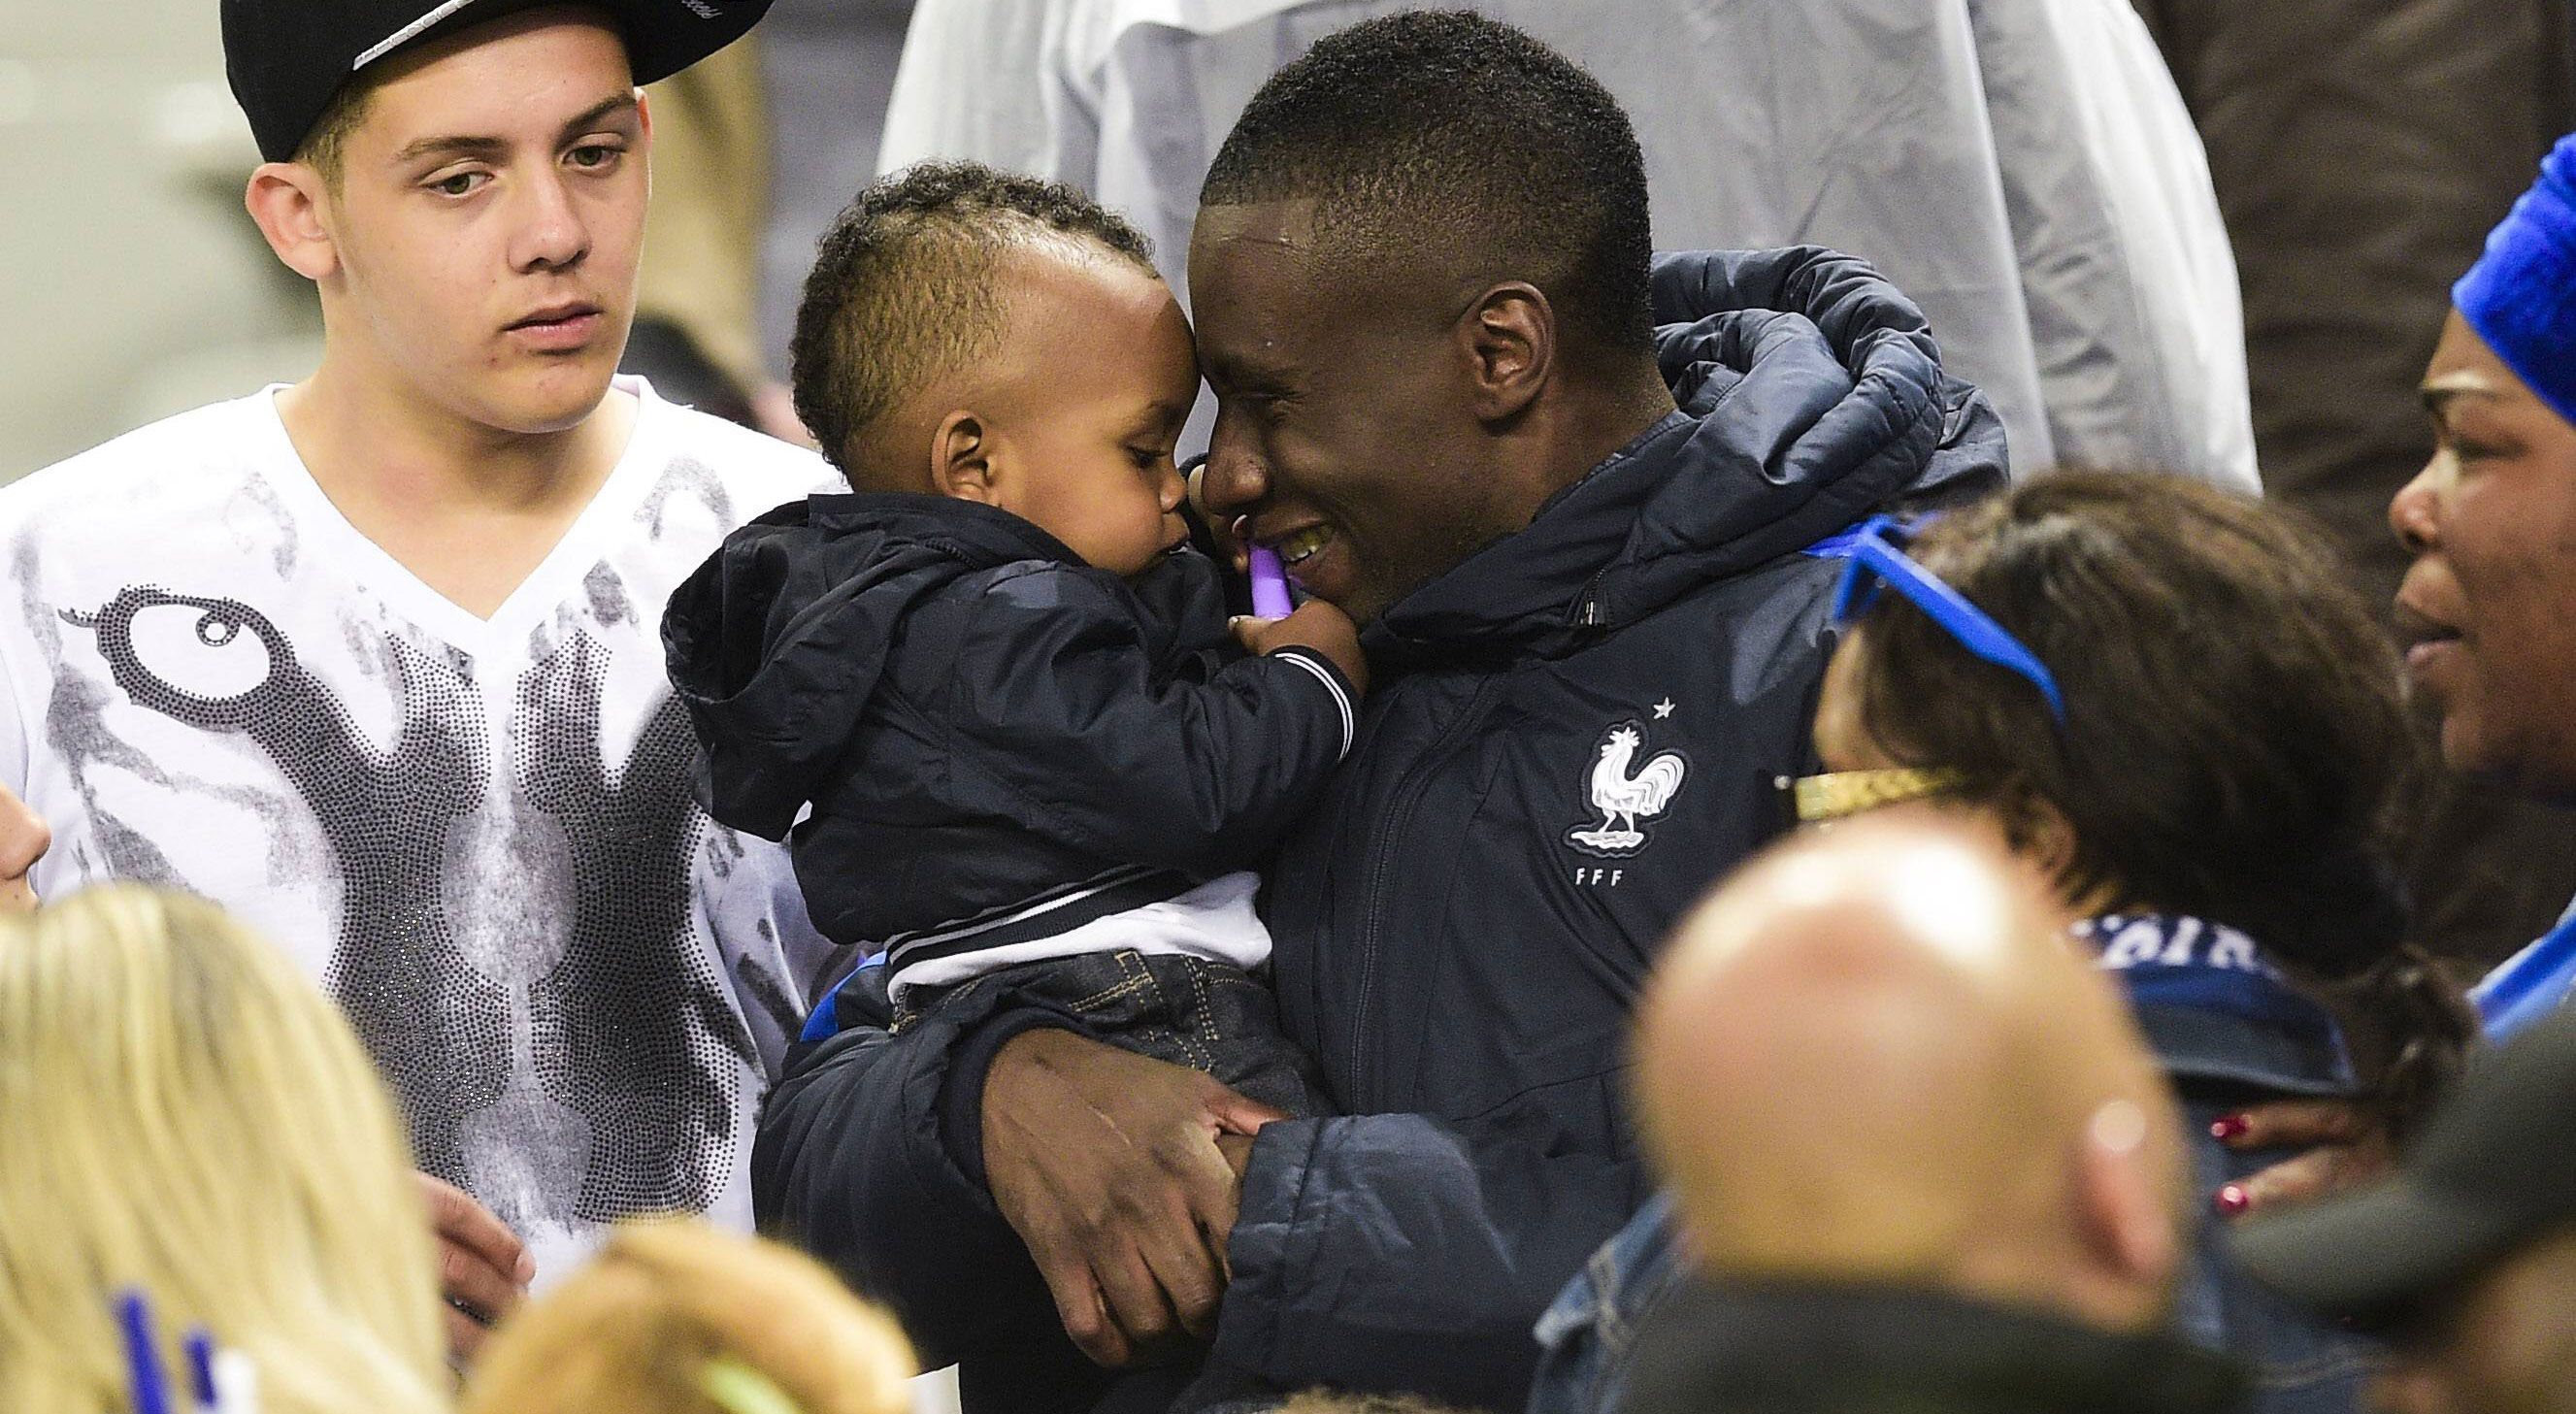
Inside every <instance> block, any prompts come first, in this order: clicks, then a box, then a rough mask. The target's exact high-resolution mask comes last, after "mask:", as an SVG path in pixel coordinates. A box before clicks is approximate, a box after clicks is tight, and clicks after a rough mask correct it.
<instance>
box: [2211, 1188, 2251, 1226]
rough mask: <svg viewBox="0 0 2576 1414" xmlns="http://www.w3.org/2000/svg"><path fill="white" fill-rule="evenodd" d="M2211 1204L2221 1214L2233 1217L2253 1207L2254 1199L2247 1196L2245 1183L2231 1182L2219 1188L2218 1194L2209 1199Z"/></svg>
mask: <svg viewBox="0 0 2576 1414" xmlns="http://www.w3.org/2000/svg"><path fill="white" fill-rule="evenodd" d="M2209 1206H2211V1207H2213V1208H2216V1209H2217V1210H2218V1211H2219V1214H2220V1216H2222V1217H2230V1218H2232V1217H2235V1216H2237V1215H2238V1214H2240V1213H2242V1212H2244V1211H2245V1210H2246V1209H2248V1208H2250V1207H2253V1206H2254V1200H2253V1199H2252V1198H2250V1197H2247V1196H2246V1193H2245V1185H2243V1184H2241V1183H2230V1184H2224V1185H2222V1186H2221V1187H2220V1188H2219V1190H2218V1196H2217V1197H2214V1198H2212V1199H2210V1200H2209Z"/></svg>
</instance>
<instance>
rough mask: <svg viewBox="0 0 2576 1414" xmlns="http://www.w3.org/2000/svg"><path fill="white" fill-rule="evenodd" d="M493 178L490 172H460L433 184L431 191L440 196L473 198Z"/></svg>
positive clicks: (430, 186)
mask: <svg viewBox="0 0 2576 1414" xmlns="http://www.w3.org/2000/svg"><path fill="white" fill-rule="evenodd" d="M491 176H492V174H491V173H489V172H458V173H456V174H454V175H452V176H446V177H441V178H439V179H438V180H436V181H434V182H431V183H430V184H429V189H430V190H431V191H434V192H436V193H438V194H439V195H440V196H471V195H473V194H474V193H475V191H476V190H478V189H479V188H481V187H482V185H483V184H484V183H485V182H487V181H490V180H491Z"/></svg>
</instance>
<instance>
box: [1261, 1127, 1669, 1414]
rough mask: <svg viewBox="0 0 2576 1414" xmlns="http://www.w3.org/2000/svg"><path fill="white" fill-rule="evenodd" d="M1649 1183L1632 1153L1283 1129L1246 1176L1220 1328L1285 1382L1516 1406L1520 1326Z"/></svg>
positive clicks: (1452, 1132) (1482, 1132)
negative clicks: (1626, 1155)
mask: <svg viewBox="0 0 2576 1414" xmlns="http://www.w3.org/2000/svg"><path fill="white" fill-rule="evenodd" d="M1649 1191H1650V1184H1649V1180H1648V1178H1647V1176H1646V1174H1645V1172H1644V1169H1643V1166H1642V1165H1641V1164H1640V1163H1638V1162H1637V1161H1635V1160H1633V1159H1623V1158H1613V1157H1609V1156H1602V1155H1590V1154H1579V1153H1574V1154H1569V1153H1564V1152H1558V1151H1552V1150H1551V1149H1549V1148H1545V1147H1542V1146H1540V1145H1539V1144H1536V1143H1533V1142H1531V1141H1529V1140H1528V1139H1526V1138H1523V1137H1520V1136H1516V1135H1510V1134H1506V1133H1503V1132H1500V1131H1498V1130H1495V1129H1493V1128H1490V1127H1485V1126H1471V1125H1455V1124H1451V1123H1448V1122H1445V1121H1441V1120H1435V1119H1431V1118H1428V1117H1426V1116H1421V1115H1363V1116H1355V1117H1347V1118H1339V1119H1320V1120H1288V1121H1282V1122H1279V1123H1276V1124H1272V1125H1269V1126H1267V1127H1265V1128H1264V1129H1263V1130H1262V1131H1261V1136H1260V1138H1259V1140H1258V1141H1257V1142H1256V1143H1255V1145H1254V1148H1253V1155H1252V1161H1251V1164H1250V1167H1249V1168H1248V1169H1247V1171H1246V1173H1245V1176H1244V1189H1243V1205H1242V1211H1241V1216H1240V1217H1238V1218H1237V1219H1236V1222H1235V1227H1234V1234H1233V1240H1232V1242H1231V1243H1230V1245H1229V1247H1228V1260H1229V1262H1230V1264H1231V1266H1232V1268H1233V1285H1232V1287H1231V1288H1230V1289H1229V1290H1228V1292H1227V1295H1226V1302H1225V1308H1224V1312H1223V1315H1222V1317H1221V1319H1220V1322H1219V1325H1218V1331H1217V1356H1218V1358H1219V1359H1220V1360H1221V1361H1223V1362H1224V1363H1225V1364H1227V1365H1229V1366H1231V1367H1233V1368H1237V1369H1241V1370H1244V1371H1247V1372H1249V1373H1252V1374H1255V1375H1257V1376H1259V1377H1261V1378H1262V1379H1264V1380H1265V1381H1268V1382H1269V1383H1271V1384H1274V1385H1277V1386H1280V1387H1283V1388H1297V1387H1301V1386H1304V1385H1310V1384H1330V1385H1334V1386H1338V1387H1341V1388H1348V1389H1367V1390H1405V1391H1413V1392H1416V1393H1422V1394H1428V1395H1432V1396H1434V1397H1438V1398H1444V1399H1449V1400H1454V1401H1459V1402H1463V1403H1468V1404H1474V1405H1478V1406H1482V1407H1487V1408H1497V1409H1504V1408H1510V1409H1516V1408H1519V1407H1520V1406H1521V1404H1522V1403H1523V1402H1524V1401H1525V1400H1526V1399H1527V1397H1528V1393H1529V1381H1530V1376H1531V1372H1532V1370H1533V1368H1534V1367H1535V1364H1536V1361H1537V1358H1538V1347H1537V1345H1536V1344H1535V1342H1534V1341H1533V1339H1532V1337H1531V1333H1530V1331H1531V1327H1532V1326H1533V1325H1534V1324H1535V1323H1536V1321H1537V1320H1538V1317H1539V1315H1540V1314H1541V1313H1542V1312H1543V1311H1545V1310H1546V1308H1547V1306H1548V1303H1549V1302H1550V1301H1552V1300H1553V1299H1554V1298H1555V1296H1556V1293H1557V1291H1558V1289H1559V1288H1561V1287H1562V1286H1563V1285H1564V1284H1565V1282H1566V1280H1567V1278H1569V1277H1571V1276H1572V1275H1573V1274H1574V1272H1575V1271H1576V1270H1577V1269H1578V1268H1579V1267H1581V1265H1582V1264H1583V1261H1584V1259H1585V1258H1586V1257H1588V1256H1589V1255H1590V1254H1591V1253H1592V1251H1593V1249H1594V1248H1596V1247H1598V1246H1599V1245H1600V1244H1601V1243H1602V1241H1603V1240H1604V1239H1606V1238H1608V1237H1609V1236H1610V1235H1611V1234H1612V1233H1614V1232H1616V1231H1618V1230H1619V1228H1620V1226H1621V1225H1622V1224H1624V1223H1625V1222H1626V1221H1627V1219H1628V1217H1629V1215H1630V1214H1631V1213H1633V1212H1634V1211H1635V1210H1636V1208H1637V1206H1638V1205H1639V1204H1640V1203H1642V1202H1644V1200H1645V1198H1646V1196H1647V1194H1648V1192H1649Z"/></svg>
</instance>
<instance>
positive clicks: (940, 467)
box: [930, 410, 1001, 506]
mask: <svg viewBox="0 0 2576 1414" xmlns="http://www.w3.org/2000/svg"><path fill="white" fill-rule="evenodd" d="M993 451H994V448H993V435H992V430H991V429H990V428H988V427H987V426H985V423H984V419H983V418H981V417H978V416H977V415H975V414H974V413H972V412H968V411H963V410H961V411H957V412H952V413H950V414H948V415H947V416H946V417H943V418H941V419H939V430H938V431H937V432H935V433H933V434H931V439H930V487H931V489H932V490H934V491H936V492H938V493H939V494H940V495H942V496H954V497H956V498H957V499H959V500H961V501H981V502H983V503H984V504H985V505H988V506H998V505H1000V504H1001V500H1000V487H999V486H998V485H996V484H995V482H996V478H995V476H994V467H993Z"/></svg>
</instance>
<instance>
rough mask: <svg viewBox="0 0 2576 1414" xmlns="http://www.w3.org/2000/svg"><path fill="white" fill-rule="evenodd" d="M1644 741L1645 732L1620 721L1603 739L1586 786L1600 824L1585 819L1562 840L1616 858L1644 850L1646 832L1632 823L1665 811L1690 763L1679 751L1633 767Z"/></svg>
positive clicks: (1667, 753)
mask: <svg viewBox="0 0 2576 1414" xmlns="http://www.w3.org/2000/svg"><path fill="white" fill-rule="evenodd" d="M1645 740H1646V733H1645V728H1643V727H1641V726H1639V725H1638V724H1637V723H1635V722H1621V723H1620V724H1619V725H1617V726H1615V727H1612V728H1611V729H1610V730H1609V731H1608V732H1607V733H1606V734H1604V735H1603V736H1602V738H1601V755H1600V759H1598V760H1596V761H1594V762H1593V763H1592V775H1591V777H1590V780H1589V782H1588V788H1589V790H1590V792H1591V796H1592V808H1593V809H1595V810H1598V811H1600V812H1601V823H1600V824H1598V825H1595V824H1592V823H1590V822H1589V821H1587V822H1585V823H1584V824H1582V825H1578V826H1576V827H1575V829H1574V830H1573V832H1572V833H1570V834H1568V835H1567V836H1566V839H1567V841H1568V842H1569V843H1571V844H1572V845H1573V846H1574V847H1575V848H1576V849H1579V850H1582V851H1583V852H1584V853H1586V854H1598V855H1604V856H1611V857H1616V856H1620V855H1629V854H1635V853H1636V852H1637V851H1638V850H1641V849H1644V848H1645V847H1646V832H1645V831H1643V830H1641V829H1638V828H1637V822H1638V821H1640V820H1651V819H1653V818H1654V817H1655V816H1658V815H1661V814H1663V813H1664V808H1665V807H1666V806H1668V805H1670V804H1672V801H1673V796H1674V795H1675V794H1676V793H1677V792H1679V791H1680V790H1681V788H1682V774H1683V772H1685V771H1687V770H1688V769H1689V767H1690V763H1689V762H1687V761H1685V760H1683V759H1682V754H1681V753H1680V752H1678V751H1666V752H1663V753H1661V754H1659V755H1657V756H1655V757H1654V758H1652V759H1650V760H1648V761H1647V762H1646V764H1644V765H1643V766H1639V765H1637V752H1638V750H1639V749H1640V748H1641V747H1643V746H1644V745H1645Z"/></svg>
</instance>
